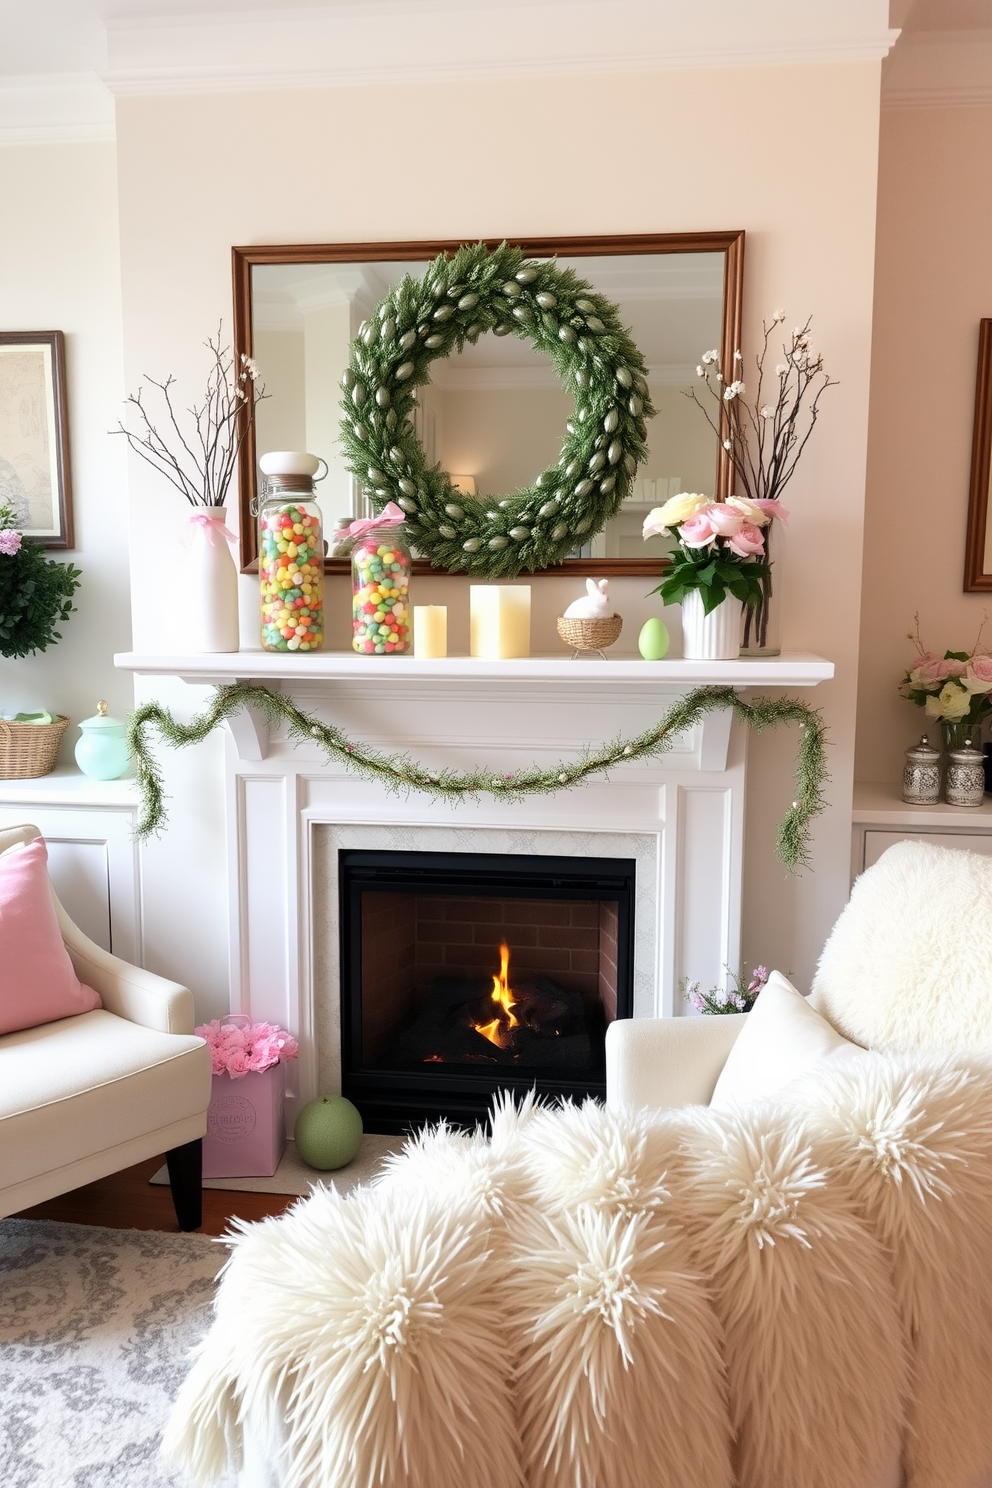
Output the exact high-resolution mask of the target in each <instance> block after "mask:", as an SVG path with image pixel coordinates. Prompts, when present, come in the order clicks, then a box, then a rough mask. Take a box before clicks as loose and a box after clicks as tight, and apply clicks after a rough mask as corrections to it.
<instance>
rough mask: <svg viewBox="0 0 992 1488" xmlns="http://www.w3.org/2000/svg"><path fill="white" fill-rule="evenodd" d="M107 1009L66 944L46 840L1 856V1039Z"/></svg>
mask: <svg viewBox="0 0 992 1488" xmlns="http://www.w3.org/2000/svg"><path fill="white" fill-rule="evenodd" d="M102 1006H103V1003H102V1002H101V1001H100V998H99V996H98V994H97V993H96V992H94V991H93V988H92V987H87V986H85V985H84V984H83V983H82V982H81V981H80V980H79V978H78V977H77V976H76V973H75V971H74V970H73V965H72V962H71V961H70V960H69V952H68V951H67V950H66V948H65V946H64V944H63V942H62V933H61V931H60V930H59V922H58V918H57V916H56V914H55V904H54V902H53V900H52V890H51V887H50V885H49V882H48V849H47V848H46V846H45V844H44V841H43V840H42V839H41V838H40V837H37V838H35V840H34V841H33V842H28V843H18V844H17V845H16V846H15V847H9V848H8V849H7V851H6V852H4V853H0V1034H3V1033H14V1032H15V1031H16V1030H17V1029H18V1028H36V1027H37V1026H38V1024H39V1023H53V1022H54V1021H55V1019H56V1018H71V1017H73V1016H74V1015H75V1014H76V1013H90V1012H92V1011H93V1009H94V1008H98V1007H102Z"/></svg>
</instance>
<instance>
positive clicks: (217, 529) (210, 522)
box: [189, 511, 238, 547]
mask: <svg viewBox="0 0 992 1488" xmlns="http://www.w3.org/2000/svg"><path fill="white" fill-rule="evenodd" d="M189 526H190V527H198V528H199V529H200V531H201V532H202V533H203V536H204V537H205V538H206V540H207V542H208V543H210V545H211V547H216V546H217V544H218V543H219V542H221V541H224V542H229V543H236V542H237V540H238V539H237V537H236V536H235V534H234V533H233V532H232V531H231V529H230V527H228V526H227V523H226V522H225V520H224V518H223V517H209V516H207V513H206V512H205V511H198V512H194V513H193V515H192V516H191V517H190V519H189Z"/></svg>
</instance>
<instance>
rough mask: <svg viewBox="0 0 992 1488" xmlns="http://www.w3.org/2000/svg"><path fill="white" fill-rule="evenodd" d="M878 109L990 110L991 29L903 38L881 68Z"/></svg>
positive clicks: (922, 34)
mask: <svg viewBox="0 0 992 1488" xmlns="http://www.w3.org/2000/svg"><path fill="white" fill-rule="evenodd" d="M882 108H883V110H885V111H886V112H890V111H894V110H897V109H946V108H992V30H987V31H916V32H909V33H907V34H904V35H903V37H902V39H901V40H900V42H899V44H898V46H897V47H896V48H895V50H894V51H893V53H892V55H891V56H890V57H889V58H888V60H887V61H886V62H885V63H884V64H883V66H882Z"/></svg>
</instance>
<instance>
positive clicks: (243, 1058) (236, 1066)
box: [224, 1049, 251, 1080]
mask: <svg viewBox="0 0 992 1488" xmlns="http://www.w3.org/2000/svg"><path fill="white" fill-rule="evenodd" d="M224 1065H225V1068H226V1070H227V1073H228V1074H229V1075H230V1077H231V1079H232V1080H240V1079H241V1076H242V1075H247V1073H248V1071H249V1070H250V1069H251V1060H250V1059H249V1057H248V1055H247V1053H246V1052H245V1050H244V1049H231V1050H230V1051H229V1053H228V1054H227V1055H226V1056H225V1059H224Z"/></svg>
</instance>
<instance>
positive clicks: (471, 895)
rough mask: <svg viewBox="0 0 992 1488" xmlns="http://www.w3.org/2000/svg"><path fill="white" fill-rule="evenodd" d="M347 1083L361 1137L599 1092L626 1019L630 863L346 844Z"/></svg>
mask: <svg viewBox="0 0 992 1488" xmlns="http://www.w3.org/2000/svg"><path fill="white" fill-rule="evenodd" d="M339 868H340V882H341V896H342V914H341V932H342V948H341V949H342V958H341V965H342V988H341V997H342V1006H341V1014H342V1089H343V1091H344V1093H345V1095H347V1096H348V1097H349V1098H350V1099H352V1100H354V1101H355V1103H356V1105H358V1107H359V1109H360V1110H361V1111H362V1115H363V1118H364V1120H365V1123H366V1126H367V1128H368V1129H369V1130H377V1129H378V1130H384V1131H391V1130H402V1129H405V1128H407V1127H410V1126H415V1125H417V1124H420V1123H422V1122H423V1121H427V1120H435V1119H437V1118H438V1117H440V1116H445V1117H447V1118H448V1119H449V1120H453V1121H457V1122H459V1123H462V1124H471V1123H472V1122H474V1121H477V1120H479V1119H481V1118H482V1117H484V1115H485V1113H486V1111H487V1110H488V1108H489V1105H490V1102H491V1100H492V1097H493V1095H494V1094H495V1093H496V1092H498V1091H501V1090H510V1091H514V1092H517V1093H518V1094H519V1093H522V1092H523V1091H525V1090H527V1089H529V1088H531V1087H535V1088H536V1089H537V1090H538V1092H539V1093H540V1094H542V1095H545V1096H571V1097H573V1098H576V1099H581V1098H583V1097H585V1096H586V1095H595V1096H602V1095H603V1094H604V1093H605V1076H604V1063H603V1040H604V1037H605V1031H606V1027H607V1024H608V1023H609V1022H610V1021H612V1019H614V1018H616V1017H629V1016H630V1015H631V1011H632V987H633V975H632V965H633V887H634V869H635V864H634V863H633V861H631V860H628V859H584V858H550V857H537V856H535V857H525V858H521V857H519V856H516V855H500V854H485V855H480V854H471V853H389V852H356V851H342V852H341V854H340V863H339Z"/></svg>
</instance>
